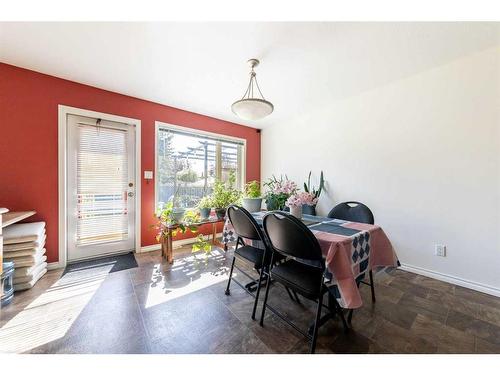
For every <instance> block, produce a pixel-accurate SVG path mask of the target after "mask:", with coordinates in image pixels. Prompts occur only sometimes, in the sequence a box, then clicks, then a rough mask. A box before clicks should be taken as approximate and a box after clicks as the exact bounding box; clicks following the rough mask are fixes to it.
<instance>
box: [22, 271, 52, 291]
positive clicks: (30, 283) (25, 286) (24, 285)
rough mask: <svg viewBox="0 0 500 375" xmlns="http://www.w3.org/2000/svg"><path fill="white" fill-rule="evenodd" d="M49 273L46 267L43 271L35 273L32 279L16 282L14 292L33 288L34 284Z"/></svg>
mask: <svg viewBox="0 0 500 375" xmlns="http://www.w3.org/2000/svg"><path fill="white" fill-rule="evenodd" d="M46 273H47V268H44V269H43V270H42V271H41V272H39V273H38V274H37V275H34V277H33V279H31V281H28V282H25V283H17V284H16V283H15V282H14V292H18V291H20V290H26V289H30V288H33V285H35V284H36V282H37V281H38V280H40V278H41V277H42V276H43V275H45V274H46Z"/></svg>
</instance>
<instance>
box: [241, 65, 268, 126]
mask: <svg viewBox="0 0 500 375" xmlns="http://www.w3.org/2000/svg"><path fill="white" fill-rule="evenodd" d="M248 64H250V68H251V71H250V82H249V83H248V87H247V91H245V94H244V95H243V97H242V98H241V99H240V100H237V101H235V102H234V103H233V105H232V106H231V110H232V111H233V113H234V114H235V115H236V116H238V117H241V118H242V119H244V120H260V119H262V118H264V117H266V116H269V115H270V114H271V113H272V112H273V110H274V106H273V104H272V103H271V102H268V101H267V100H266V99H265V98H264V95H262V92H261V91H260V88H259V84H258V83H257V74H256V73H255V71H254V68H255V67H256V66H257V65H259V60H257V59H250V60H248ZM255 89H256V90H255ZM254 90H255V91H254ZM254 94H255V95H254ZM257 95H260V98H259V97H258V96H257Z"/></svg>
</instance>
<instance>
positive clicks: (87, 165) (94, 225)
mask: <svg viewBox="0 0 500 375" xmlns="http://www.w3.org/2000/svg"><path fill="white" fill-rule="evenodd" d="M78 132H79V136H78V140H79V141H78V151H77V152H78V155H77V218H78V220H77V228H76V245H77V246H79V245H80V246H81V245H89V244H96V243H103V242H110V241H119V240H124V239H126V238H127V237H128V220H127V184H128V180H129V178H128V165H127V144H128V142H127V136H128V133H127V132H126V131H124V130H120V129H114V128H107V127H100V126H98V127H96V126H88V125H79V126H78Z"/></svg>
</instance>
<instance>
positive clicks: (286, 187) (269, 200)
mask: <svg viewBox="0 0 500 375" xmlns="http://www.w3.org/2000/svg"><path fill="white" fill-rule="evenodd" d="M264 186H265V187H266V189H267V191H266V195H265V199H266V206H267V210H268V211H273V210H284V209H285V202H286V200H287V199H288V198H289V197H290V196H291V195H292V194H294V193H295V192H296V191H297V184H296V183H295V182H293V181H290V180H289V179H288V177H287V176H285V178H283V176H280V178H279V179H278V178H276V176H274V175H273V176H272V177H271V178H269V179H268V180H267V181H266V182H265V183H264Z"/></svg>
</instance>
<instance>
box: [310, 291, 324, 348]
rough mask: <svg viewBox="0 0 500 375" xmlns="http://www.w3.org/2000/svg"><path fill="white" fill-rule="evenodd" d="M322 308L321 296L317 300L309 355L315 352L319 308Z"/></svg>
mask: <svg viewBox="0 0 500 375" xmlns="http://www.w3.org/2000/svg"><path fill="white" fill-rule="evenodd" d="M322 306H323V294H321V295H320V296H319V298H318V310H317V311H316V320H315V321H314V330H313V335H312V340H311V354H314V352H315V350H316V340H317V339H318V328H319V327H318V326H319V320H320V318H321V307H322Z"/></svg>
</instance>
